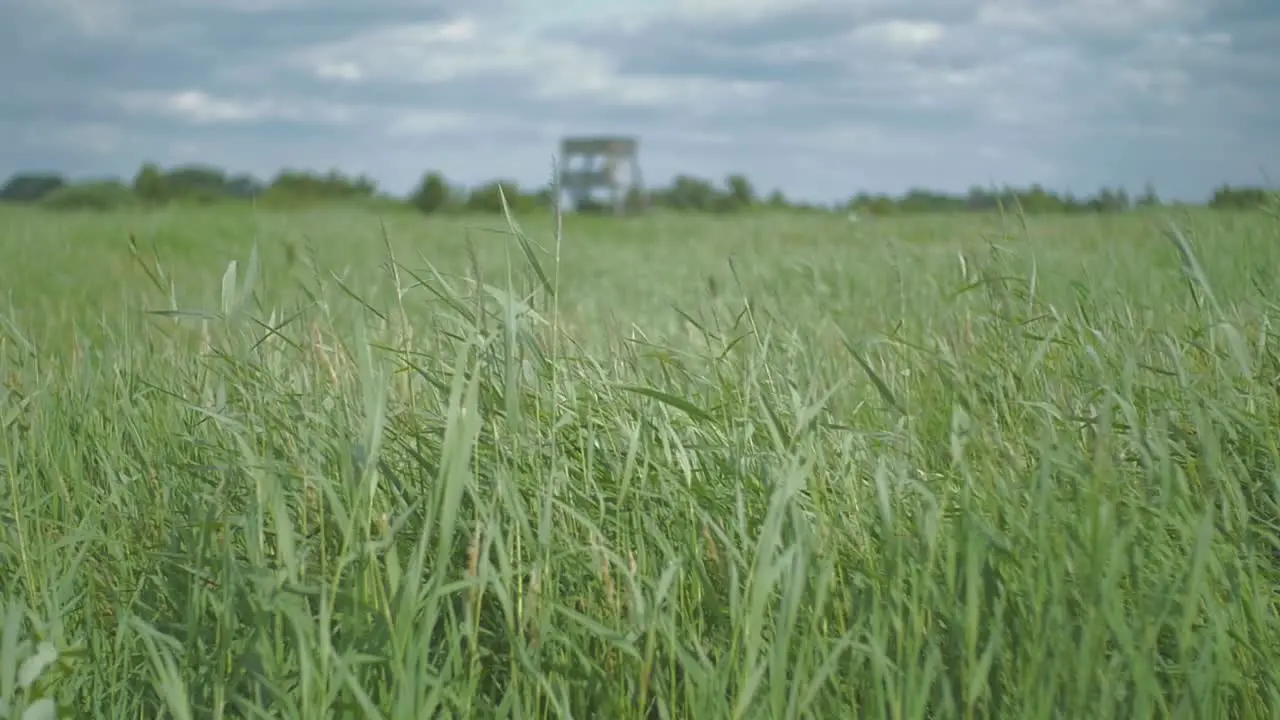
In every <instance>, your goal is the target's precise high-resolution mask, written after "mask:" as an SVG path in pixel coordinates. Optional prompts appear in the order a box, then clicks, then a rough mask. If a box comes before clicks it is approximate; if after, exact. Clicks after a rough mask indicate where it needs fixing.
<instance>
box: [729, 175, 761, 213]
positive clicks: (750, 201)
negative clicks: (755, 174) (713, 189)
mask: <svg viewBox="0 0 1280 720" xmlns="http://www.w3.org/2000/svg"><path fill="white" fill-rule="evenodd" d="M724 184H725V189H727V190H728V191H729V200H730V204H731V205H732V206H733V207H734V208H748V207H751V206H752V205H755V204H756V191H755V188H753V187H751V181H750V180H748V179H747V176H746V175H741V174H734V175H730V176H729V177H727V178H725V180H724Z"/></svg>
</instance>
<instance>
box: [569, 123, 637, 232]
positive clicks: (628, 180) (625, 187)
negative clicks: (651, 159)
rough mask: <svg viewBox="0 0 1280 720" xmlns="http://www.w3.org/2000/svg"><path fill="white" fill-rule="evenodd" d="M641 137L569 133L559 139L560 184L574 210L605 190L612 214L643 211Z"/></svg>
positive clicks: (591, 200)
mask: <svg viewBox="0 0 1280 720" xmlns="http://www.w3.org/2000/svg"><path fill="white" fill-rule="evenodd" d="M639 146H640V141H639V140H638V139H636V138H634V137H570V138H565V139H564V140H562V141H561V142H560V188H561V189H562V190H563V191H564V192H565V193H567V194H568V196H569V199H570V201H571V202H572V204H573V208H574V209H575V210H581V209H583V208H585V207H587V206H589V205H591V204H593V203H594V202H595V199H594V197H593V196H594V195H595V193H596V192H597V191H601V190H603V191H605V192H607V193H608V196H609V200H608V204H609V206H611V207H612V208H613V212H614V214H615V215H622V214H623V213H625V212H628V211H631V212H638V211H642V210H643V209H644V206H645V204H646V203H645V202H644V182H643V180H642V179H641V174H640V159H639Z"/></svg>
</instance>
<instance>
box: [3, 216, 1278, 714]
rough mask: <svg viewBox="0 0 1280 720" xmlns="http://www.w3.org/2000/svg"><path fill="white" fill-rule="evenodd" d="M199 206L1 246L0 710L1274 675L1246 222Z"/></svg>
mask: <svg viewBox="0 0 1280 720" xmlns="http://www.w3.org/2000/svg"><path fill="white" fill-rule="evenodd" d="M216 212H217V213H223V214H216V213H215V211H194V210H190V211H184V212H183V213H179V214H176V215H170V216H158V215H143V214H135V215H117V216H106V218H105V219H104V218H102V217H84V218H70V219H67V218H57V217H48V216H41V217H37V216H35V215H21V216H19V215H16V214H15V215H14V216H13V217H12V218H10V220H11V222H10V223H9V224H8V227H9V228H11V230H10V231H9V237H8V240H7V241H0V253H3V254H4V255H5V256H6V257H4V258H2V259H0V267H4V268H5V269H3V270H0V276H2V277H3V278H4V279H5V280H6V281H7V282H9V283H10V288H9V292H10V298H11V301H10V307H9V309H8V312H7V314H6V319H5V320H4V322H3V332H2V333H0V381H2V382H3V389H2V390H0V479H2V480H3V482H4V485H5V486H6V490H7V495H6V497H7V502H5V503H4V508H3V510H0V513H3V528H4V531H3V535H2V536H0V582H3V587H2V592H3V600H4V603H5V605H4V608H3V611H2V612H0V614H2V615H3V616H4V627H3V635H2V636H0V697H2V698H3V700H4V705H3V708H0V709H2V710H3V712H0V716H4V717H30V718H35V717H49V716H51V715H48V714H41V713H48V712H50V711H51V707H52V703H53V702H54V701H56V703H57V704H58V705H59V706H60V707H61V708H62V711H63V712H64V713H65V714H66V715H67V716H72V715H74V716H91V717H111V718H126V717H138V718H155V717H172V718H196V717H212V718H222V717H282V718H299V719H306V720H309V719H311V718H320V717H381V718H423V717H436V716H480V717H490V716H498V717H518V718H527V717H617V718H632V717H683V718H699V719H702V718H720V717H724V718H760V717H780V718H781V717H824V718H825V717H890V718H903V719H906V718H950V717H957V718H976V717H1009V718H1028V719H1032V718H1146V717H1178V718H1215V717H1232V718H1270V717H1275V716H1276V712H1277V710H1276V708H1280V663H1277V662H1276V658H1277V657H1280V622H1278V621H1277V617H1276V610H1277V587H1278V583H1280V525H1278V523H1280V521H1278V519H1277V518H1278V517H1280V506H1278V497H1280V464H1278V461H1280V360H1278V359H1277V355H1276V349H1275V343H1276V340H1277V336H1276V332H1275V329H1274V328H1273V327H1272V322H1273V319H1274V318H1276V317H1277V316H1278V315H1280V309H1278V306H1277V300H1276V298H1277V297H1278V296H1280V280H1277V278H1278V277H1280V275H1277V273H1276V272H1275V268H1277V267H1280V262H1278V261H1280V226H1278V225H1277V224H1276V223H1275V222H1274V221H1273V220H1270V219H1267V218H1265V217H1263V216H1260V215H1259V216H1244V215H1241V216H1209V215H1192V216H1182V217H1174V216H1171V217H1168V218H1159V217H1128V218H1118V219H1074V220H1067V219H1040V220H1032V221H1029V223H1028V224H1027V225H1025V226H1024V225H1020V224H1018V223H1016V222H1008V223H1001V222H999V221H998V220H997V219H984V220H972V219H927V218H926V219H919V220H912V221H902V222H896V223H895V222H888V223H873V224H870V225H866V224H864V225H859V226H857V227H851V226H848V225H847V224H841V223H839V222H837V221H836V220H821V219H813V218H786V217H783V216H765V217H760V218H751V219H740V220H719V221H712V220H705V219H677V218H671V217H665V218H664V217H658V218H650V219H646V220H640V221H634V222H631V223H628V224H620V225H614V224H610V223H603V222H595V221H583V220H576V222H575V221H574V220H575V219H571V221H570V222H569V225H568V228H567V230H566V233H565V235H564V236H563V237H556V236H555V233H554V231H553V228H552V226H551V225H549V224H548V223H546V222H545V221H544V220H541V219H536V218H535V219H531V220H529V226H530V228H531V230H530V232H529V233H527V234H526V233H525V232H524V231H521V230H519V229H518V227H517V226H511V227H509V228H506V227H503V226H502V225H498V224H496V223H492V222H490V223H484V224H487V225H490V226H493V225H498V226H497V227H496V228H490V230H493V232H484V231H481V230H477V229H475V228H474V227H472V226H474V225H475V223H474V222H462V221H458V222H457V223H455V224H453V225H444V226H442V225H440V224H423V222H422V221H420V220H415V219H411V218H407V217H406V218H389V219H387V220H386V222H385V224H384V225H382V226H381V227H380V226H379V221H378V219H376V218H373V217H369V216H345V215H321V216H318V217H315V216H313V217H304V216H299V215H292V216H289V215H263V216H254V217H249V216H234V215H233V212H234V211H231V210H222V211H216ZM521 220H524V219H523V218H522V219H521ZM130 234H132V235H133V236H134V240H133V242H132V243H131V242H130V240H129V235H130ZM41 244H43V245H44V246H45V247H44V248H41V247H40V245H41ZM232 256H234V257H235V262H233V263H232V264H230V265H228V264H226V261H227V260H229V259H230V257H232ZM215 262H216V263H217V265H213V263H215ZM121 285H124V287H121ZM191 288H194V289H191ZM24 712H26V713H28V714H27V715H25V716H24V715H22V713H24Z"/></svg>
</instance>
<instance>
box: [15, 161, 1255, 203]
mask: <svg viewBox="0 0 1280 720" xmlns="http://www.w3.org/2000/svg"><path fill="white" fill-rule="evenodd" d="M502 194H505V196H506V199H507V202H508V204H509V205H510V206H511V208H512V209H513V210H516V211H530V210H535V209H538V208H548V207H550V206H551V204H552V202H553V192H552V189H551V188H550V187H547V186H544V187H542V188H537V189H530V188H521V187H519V186H518V185H517V184H516V183H515V182H512V181H508V180H498V181H494V182H490V183H487V184H485V185H482V186H480V187H475V188H465V187H462V186H460V185H457V184H454V183H451V182H449V181H448V180H447V179H445V177H444V176H443V175H441V174H440V173H436V172H430V173H427V174H426V175H424V176H423V178H422V181H421V182H420V183H419V184H418V186H417V188H416V189H415V190H414V191H413V192H412V193H410V195H409V196H408V197H398V196H395V195H391V194H387V193H383V192H379V189H378V186H377V183H375V182H374V181H373V180H371V179H370V178H368V177H365V176H363V175H360V176H354V177H353V176H349V175H346V174H344V173H341V172H338V171H336V170H334V171H330V172H327V173H316V172H309V171H301V170H284V171H281V172H280V173H279V174H277V175H276V176H275V177H274V178H273V179H271V180H270V181H269V182H262V181H260V180H258V179H257V178H254V177H252V176H249V175H237V174H230V173H227V172H225V171H223V170H221V169H219V168H216V167H213V166H210V165H185V166H180V167H175V168H170V169H168V170H165V169H162V168H160V167H158V166H156V165H154V164H150V163H148V164H146V165H143V166H142V167H141V168H140V169H139V170H138V172H137V174H136V175H135V176H134V177H133V180H132V181H131V182H125V181H122V180H116V179H108V180H88V181H84V180H80V181H75V180H71V179H69V178H67V177H65V176H63V175H59V174H56V173H42V172H23V173H18V174H17V175H14V176H13V177H11V178H10V179H9V180H8V182H6V183H5V184H4V186H3V187H0V202H9V203H23V204H37V205H39V206H41V207H47V208H50V209H62V210H110V209H114V208H121V207H128V206H159V205H166V204H170V203H186V204H202V203H203V204H207V203H221V202H227V201H236V200H240V201H245V200H253V201H254V202H256V203H260V204H262V205H265V206H276V207H299V206H307V205H324V204H332V203H335V202H357V203H363V204H378V205H383V206H402V207H403V206H405V205H408V206H411V207H414V208H417V209H418V210H420V211H422V212H427V213H434V212H485V213H497V212H501V210H502V201H501V196H502ZM1276 203H1277V196H1276V193H1275V192H1273V191H1268V190H1264V189H1262V188H1255V187H1229V186H1226V185H1224V186H1222V187H1220V188H1218V189H1217V190H1216V191H1215V192H1214V193H1213V196H1212V197H1210V198H1209V199H1208V200H1207V202H1206V203H1205V204H1206V205H1207V206H1208V207H1211V208H1220V209H1233V210H1246V209H1253V208H1261V207H1264V206H1274V205H1275V204H1276ZM628 204H630V205H647V206H648V207H651V208H663V209H670V210H686V211H694V212H720V213H724V212H738V211H743V210H747V209H751V208H775V209H791V210H810V211H832V210H840V211H853V212H857V213H859V214H865V215H872V216H888V215H906V214H916V213H937V212H986V211H991V210H995V209H997V208H1001V207H1003V208H1004V209H1006V210H1008V211H1015V212H1016V211H1021V212H1024V213H1028V214H1047V213H1115V212H1124V211H1127V210H1130V209H1133V208H1135V207H1150V206H1156V205H1161V204H1162V202H1161V200H1160V198H1159V197H1158V196H1157V195H1156V192H1155V190H1154V189H1153V188H1152V187H1150V186H1148V187H1147V188H1146V189H1144V190H1143V191H1142V193H1141V194H1139V195H1136V196H1130V195H1129V193H1128V192H1127V191H1125V190H1124V189H1123V188H1103V189H1101V190H1099V191H1098V192H1097V193H1095V194H1093V195H1091V196H1076V195H1073V194H1071V193H1065V194H1060V193H1056V192H1053V191H1051V190H1047V189H1045V188H1043V187H1040V186H1038V185H1033V186H1031V187H1030V188H1026V189H1017V188H999V189H996V188H982V187H974V188H973V189H971V190H970V191H969V192H968V193H966V194H964V195H949V194H946V193H939V192H933V191H929V190H911V191H909V192H907V193H906V194H904V195H901V196H896V197H894V196H889V195H869V194H859V195H857V196H855V197H853V198H851V199H850V200H849V201H848V202H847V203H845V204H843V205H841V206H839V207H832V206H817V205H812V204H807V203H802V202H795V201H792V200H790V199H788V198H787V197H786V196H785V195H783V194H782V192H781V191H778V190H775V191H773V192H771V193H768V194H767V195H760V194H757V192H756V190H755V188H754V187H753V186H752V184H751V182H750V181H749V180H748V179H747V178H746V177H745V176H743V175H730V176H729V177H727V178H725V180H724V182H723V183H715V182H712V181H710V180H706V179H703V178H698V177H693V176H690V175H680V176H677V177H676V178H675V179H674V180H673V181H672V182H671V184H670V185H669V186H667V187H663V188H652V189H650V190H649V191H648V192H647V194H646V196H645V197H643V198H642V197H639V196H633V197H631V198H628ZM585 209H586V210H603V209H604V208H603V207H601V206H595V207H591V208H585Z"/></svg>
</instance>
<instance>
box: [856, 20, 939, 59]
mask: <svg viewBox="0 0 1280 720" xmlns="http://www.w3.org/2000/svg"><path fill="white" fill-rule="evenodd" d="M946 32H947V29H946V26H944V25H943V24H942V23H939V22H933V21H930V20H902V19H892V20H881V21H877V22H873V23H868V24H866V25H860V26H858V27H857V28H856V29H855V30H854V31H853V32H852V33H851V36H852V39H853V40H854V41H858V42H871V43H874V44H876V45H877V46H879V47H882V48H885V49H889V50H906V51H910V50H915V49H918V48H922V47H926V46H928V45H933V44H935V43H937V42H938V41H939V40H942V38H943V36H944V35H945V34H946Z"/></svg>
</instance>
